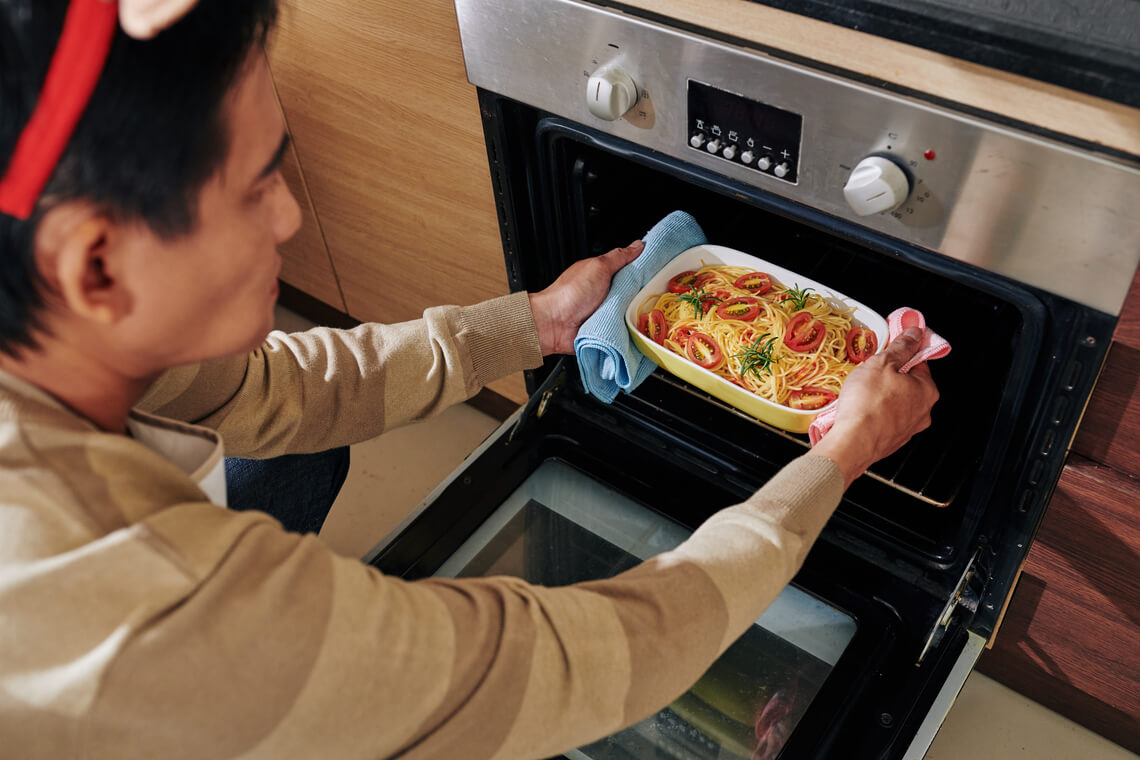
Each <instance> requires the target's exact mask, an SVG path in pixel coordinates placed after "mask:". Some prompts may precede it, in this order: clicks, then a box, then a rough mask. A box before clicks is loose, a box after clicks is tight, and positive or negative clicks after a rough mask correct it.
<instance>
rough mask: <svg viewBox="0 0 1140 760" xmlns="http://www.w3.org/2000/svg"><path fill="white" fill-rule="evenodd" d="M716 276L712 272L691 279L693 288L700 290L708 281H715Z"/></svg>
mask: <svg viewBox="0 0 1140 760" xmlns="http://www.w3.org/2000/svg"><path fill="white" fill-rule="evenodd" d="M715 279H716V275H715V274H713V273H712V272H702V273H701V274H698V275H697V276H696V277H694V278H693V287H694V288H696V289H697V290H700V289H701V288H703V287H704V286H705V285H707V284H708V283H709V280H715Z"/></svg>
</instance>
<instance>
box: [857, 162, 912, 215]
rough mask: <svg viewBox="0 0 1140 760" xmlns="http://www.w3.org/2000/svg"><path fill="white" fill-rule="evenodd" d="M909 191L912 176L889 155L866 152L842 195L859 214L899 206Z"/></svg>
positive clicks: (869, 213) (878, 211) (877, 212)
mask: <svg viewBox="0 0 1140 760" xmlns="http://www.w3.org/2000/svg"><path fill="white" fill-rule="evenodd" d="M908 195H910V178H909V177H908V176H907V175H906V172H904V171H903V169H902V167H901V166H899V165H898V164H897V163H895V162H894V161H893V160H891V159H889V158H887V157H886V156H867V157H866V158H864V159H863V160H862V161H860V162H859V163H858V164H856V166H855V168H854V169H853V170H852V171H851V176H850V177H848V178H847V184H846V185H844V186H843V197H844V198H846V199H847V203H848V205H850V206H851V209H852V210H853V211H854V212H855V213H856V214H858V215H859V216H870V215H871V214H879V213H882V212H884V211H890V210H891V209H893V208H895V207H897V206H899V205H900V204H901V203H902V202H903V201H905V200H906V197H907V196H908Z"/></svg>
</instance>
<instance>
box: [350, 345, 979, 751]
mask: <svg viewBox="0 0 1140 760" xmlns="http://www.w3.org/2000/svg"><path fill="white" fill-rule="evenodd" d="M568 369H569V370H570V371H567V370H568ZM576 372H577V370H576V368H574V366H573V362H572V361H570V360H567V361H565V362H563V363H562V365H561V366H558V367H557V368H555V369H554V370H552V372H551V374H550V375H549V377H548V383H547V384H546V386H545V387H544V388H541V389H539V391H538V393H536V394H535V396H534V397H533V399H532V403H530V404H529V405H528V407H526V408H523V409H520V410H519V411H518V412H516V413H515V415H514V416H513V417H512V418H511V419H509V420H507V421H506V422H505V423H504V424H503V425H502V426H501V427H500V428H499V429H498V430H497V431H495V433H493V434H492V435H491V436H489V437H488V439H487V440H486V441H484V443H483V444H482V445H481V446H480V447H479V448H478V449H477V450H476V451H475V452H473V453H472V454H471V455H470V456H469V457H468V459H467V460H466V461H465V462H464V463H463V465H462V466H460V467H459V468H458V469H457V470H456V471H455V472H454V473H453V474H452V475H451V476H450V477H449V478H448V479H447V480H445V481H444V482H443V483H442V484H441V485H440V486H439V487H438V488H437V489H436V490H435V491H434V492H433V493H432V494H431V495H430V496H429V497H428V498H427V499H426V500H425V502H424V503H423V504H422V505H421V506H420V508H419V509H418V510H417V511H416V512H415V513H414V514H413V515H411V516H410V517H409V518H408V519H407V520H406V521H405V523H404V524H403V525H401V526H400V527H398V528H397V529H396V530H395V531H393V533H392V535H391V536H390V537H389V538H388V539H386V540H385V541H383V542H382V543H381V544H380V545H378V546H377V547H376V548H375V549H373V551H372V552H371V553H370V554H369V555H368V556H367V557H366V558H365V560H366V561H367V562H369V563H370V564H372V565H373V566H375V567H377V568H378V569H379V570H381V571H382V572H385V573H387V574H391V575H397V576H401V577H404V578H406V579H417V578H423V577H429V576H448V577H462V576H482V575H499V574H509V575H515V576H518V577H522V578H524V579H526V580H528V581H530V582H533V583H538V584H543V585H551V586H553V585H564V584H569V583H574V582H578V581H584V580H593V579H599V578H605V577H609V576H612V575H615V574H617V573H619V572H621V571H623V570H625V569H627V568H629V567H631V566H632V565H633V564H636V563H637V562H639V561H641V560H643V559H645V558H647V557H650V556H652V555H655V554H657V553H659V552H662V551H666V550H668V549H671V548H673V547H674V546H676V545H677V544H678V543H680V542H681V541H683V540H684V539H685V537H687V536H688V535H689V533H690V532H691V531H692V529H693V528H695V527H696V525H698V524H699V523H700V521H701V520H702V519H703V518H704V517H705V516H707V515H708V514H711V513H712V512H713V511H715V510H717V509H719V508H722V507H726V506H729V505H731V504H734V503H737V502H739V501H740V500H741V499H742V498H744V497H745V496H746V495H747V494H748V492H749V491H750V489H751V485H746V484H745V483H744V482H743V481H742V480H741V479H740V478H739V477H726V474H727V473H728V472H729V470H730V469H731V468H733V467H735V466H747V467H748V468H750V469H751V470H752V472H753V475H752V477H754V478H755V479H756V480H757V481H762V480H764V479H766V478H767V477H769V476H770V475H771V474H773V473H774V472H775V471H776V470H777V469H778V467H779V464H778V463H777V462H775V461H772V460H771V459H768V458H762V457H756V458H754V459H752V460H750V461H748V462H727V461H723V460H722V461H718V460H717V459H716V458H714V457H712V456H710V455H709V454H708V452H707V451H704V450H702V449H700V448H699V447H693V446H689V445H686V444H685V443H684V442H682V441H679V440H676V439H674V438H672V437H670V436H669V435H667V434H665V433H664V431H662V430H660V429H659V428H655V427H654V426H653V425H651V424H647V421H646V420H645V419H644V418H642V416H641V413H640V412H639V410H638V409H637V407H636V405H635V406H627V405H621V406H615V407H612V408H611V407H604V408H603V407H602V405H601V404H599V403H597V402H595V401H593V400H591V399H589V398H587V397H585V396H583V394H582V390H581V387H580V385H579V383H578V380H577V378H576V376H575V374H574V373H576ZM664 459H667V460H668V461H671V462H674V463H675V464H681V465H682V466H684V467H685V468H686V472H687V473H689V475H691V477H686V478H684V479H675V480H671V481H670V482H669V484H668V485H667V486H666V484H665V483H664V482H663V479H662V478H661V477H660V475H659V473H660V466H661V462H662V461H663V460H664ZM682 481H683V482H682ZM693 505H699V507H698V508H696V509H694V508H693ZM942 601H943V600H940V599H937V598H935V597H933V596H932V595H930V594H927V593H924V592H922V591H920V590H918V589H915V588H914V587H911V586H908V585H907V584H904V583H901V582H899V581H898V580H897V579H894V578H892V576H891V575H890V574H889V573H886V572H884V571H883V570H881V569H879V568H876V567H874V565H873V563H868V562H866V561H864V560H861V559H859V558H858V557H855V556H853V555H851V554H850V553H848V552H845V551H842V550H839V549H837V548H836V547H834V546H831V545H828V544H825V543H821V544H818V545H817V546H816V548H815V549H813V551H812V553H811V555H810V560H809V562H807V563H806V564H805V567H804V568H803V570H802V571H801V572H800V573H799V575H797V577H796V578H795V580H794V582H793V583H792V584H791V585H789V586H788V587H787V588H786V589H785V590H784V592H783V593H782V594H781V595H780V596H779V597H778V598H777V600H776V601H775V602H774V603H773V604H772V605H771V606H770V607H769V609H768V610H767V611H766V612H765V613H764V614H763V615H762V616H761V617H760V618H759V619H758V620H757V621H756V623H755V624H754V625H753V626H752V627H751V628H750V629H749V630H748V631H747V632H746V633H745V634H744V635H743V636H742V637H741V638H740V639H739V640H738V641H737V642H736V643H735V644H733V645H732V646H731V647H730V648H729V649H728V650H727V651H726V652H725V653H724V654H723V655H722V656H721V657H720V658H719V659H718V660H717V661H716V662H715V663H714V664H713V665H712V667H710V668H709V670H708V671H707V672H706V673H705V675H704V676H703V677H702V678H701V679H700V680H699V681H698V682H697V683H696V684H694V685H693V686H692V687H691V688H690V689H689V691H687V692H686V693H685V694H684V695H682V696H681V697H680V698H678V699H677V700H675V701H674V702H673V703H672V704H671V705H669V706H668V707H667V708H665V709H663V710H661V711H660V712H658V713H657V714H656V715H654V716H652V717H650V718H648V719H646V720H644V721H642V722H640V723H638V724H636V725H634V726H632V727H630V728H628V729H626V730H624V731H621V732H619V733H617V734H615V735H613V736H610V737H608V738H606V739H604V740H601V741H598V742H596V743H594V744H591V745H589V746H585V747H581V748H579V749H577V750H574V751H572V752H569V753H567V755H566V757H568V758H591V759H592V760H602V759H603V758H655V759H656V758H678V759H680V758H743V759H744V760H748V759H749V758H763V757H775V756H776V754H777V753H780V752H782V753H783V754H780V757H783V758H819V757H824V756H830V755H831V754H832V753H833V752H836V753H838V752H840V749H839V748H842V752H841V754H842V755H843V756H848V757H901V756H903V754H904V753H906V752H907V750H908V748H910V747H911V746H912V745H914V746H915V747H916V748H917V749H912V750H911V751H910V756H920V755H921V754H922V753H923V752H924V751H925V749H926V747H927V746H928V745H929V743H930V741H931V740H932V739H933V737H934V733H935V732H936V731H937V728H938V726H939V725H940V724H941V719H942V717H943V716H944V715H945V710H946V709H948V703H947V704H945V705H943V706H942V707H939V703H940V700H939V695H940V694H942V693H947V694H950V695H951V697H952V696H953V695H954V694H956V693H957V691H958V689H960V688H961V685H962V682H963V681H964V680H965V677H966V675H967V674H968V673H969V671H970V669H971V668H972V666H973V662H974V660H975V659H976V658H977V656H978V654H979V653H980V651H981V647H980V646H979V645H978V644H979V642H982V643H984V640H983V639H979V638H978V637H976V636H972V635H971V634H969V633H968V632H967V631H966V630H965V628H964V626H962V625H961V624H960V622H959V621H954V623H953V625H952V626H951V627H950V629H949V630H948V631H947V633H946V634H945V635H943V636H942V637H941V638H940V640H939V642H938V643H937V645H935V646H933V647H932V648H931V649H930V651H929V652H927V654H926V656H925V657H924V659H923V661H922V663H921V665H919V666H916V657H917V655H918V653H919V652H920V650H921V648H922V644H923V642H922V632H921V631H920V630H919V628H920V627H921V626H920V625H916V620H917V618H918V617H924V616H926V615H928V614H930V613H931V612H932V611H934V610H936V609H937V608H939V607H940V606H941V604H942ZM900 607H901V609H900ZM919 611H924V612H921V613H920V612H919ZM932 708H933V712H932ZM931 714H933V715H934V716H935V719H934V720H930V719H929V716H930V715H931Z"/></svg>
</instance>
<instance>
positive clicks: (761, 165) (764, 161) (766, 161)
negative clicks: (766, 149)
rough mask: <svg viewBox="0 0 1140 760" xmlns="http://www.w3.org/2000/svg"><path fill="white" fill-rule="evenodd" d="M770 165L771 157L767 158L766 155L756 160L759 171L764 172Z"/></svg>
mask: <svg viewBox="0 0 1140 760" xmlns="http://www.w3.org/2000/svg"><path fill="white" fill-rule="evenodd" d="M771 165H772V159H771V158H769V157H768V156H764V157H763V158H761V159H760V160H759V161H757V162H756V168H757V169H759V170H760V171H764V172H766V171H768V167H769V166H771Z"/></svg>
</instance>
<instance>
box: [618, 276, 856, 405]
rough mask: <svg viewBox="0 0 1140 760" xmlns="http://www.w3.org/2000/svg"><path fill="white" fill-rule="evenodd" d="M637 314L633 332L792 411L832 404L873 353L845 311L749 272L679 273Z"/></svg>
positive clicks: (768, 278) (821, 299)
mask: <svg viewBox="0 0 1140 760" xmlns="http://www.w3.org/2000/svg"><path fill="white" fill-rule="evenodd" d="M638 314H639V323H638V329H639V331H640V332H642V333H643V334H645V335H646V336H647V337H649V338H650V339H651V340H653V341H655V342H657V343H658V344H660V345H662V346H664V347H665V348H667V349H669V350H670V351H672V352H673V353H675V354H679V355H681V356H684V357H686V358H687V359H689V360H690V361H692V362H694V363H695V364H697V365H698V366H701V367H704V368H705V369H707V370H709V371H711V372H713V373H714V374H716V375H718V376H719V377H721V378H723V379H725V380H727V381H729V382H730V383H733V384H735V385H738V386H740V387H742V388H744V389H746V390H749V391H751V392H752V393H755V394H757V395H758V396H760V397H761V398H764V399H767V400H768V401H772V402H775V403H777V404H781V405H784V406H788V407H791V408H793V409H820V408H822V407H824V406H826V405H827V404H829V403H831V402H832V401H833V400H834V399H835V398H836V397H837V396H838V395H839V391H840V388H841V387H842V386H843V381H844V380H845V379H846V378H847V375H848V374H850V372H851V370H853V369H854V368H855V366H856V365H857V364H858V363H860V362H862V361H864V360H866V359H867V358H869V357H870V356H871V355H872V354H873V353H874V352H875V350H876V348H877V347H878V346H877V339H876V337H875V333H874V332H873V331H871V330H869V329H867V328H864V327H860V326H856V325H853V324H852V321H851V311H850V310H849V311H838V310H836V309H835V308H833V307H832V305H831V304H830V303H829V302H828V301H827V300H826V299H824V298H823V297H822V296H820V295H818V294H815V293H812V292H811V288H807V289H804V290H801V289H799V288H798V287H791V288H788V287H785V286H783V285H781V284H779V283H776V282H773V281H772V279H771V278H770V277H769V276H768V275H767V274H765V273H763V272H756V271H753V270H751V269H748V268H746V267H733V266H722V265H715V266H703V267H701V268H700V269H698V270H695V271H686V272H682V273H680V274H678V275H676V276H675V277H673V279H672V280H670V281H669V292H667V293H661V294H658V295H653V296H650V297H649V298H648V299H646V300H645V301H644V302H643V303H642V304H641V306H640V307H639V309H638Z"/></svg>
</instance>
